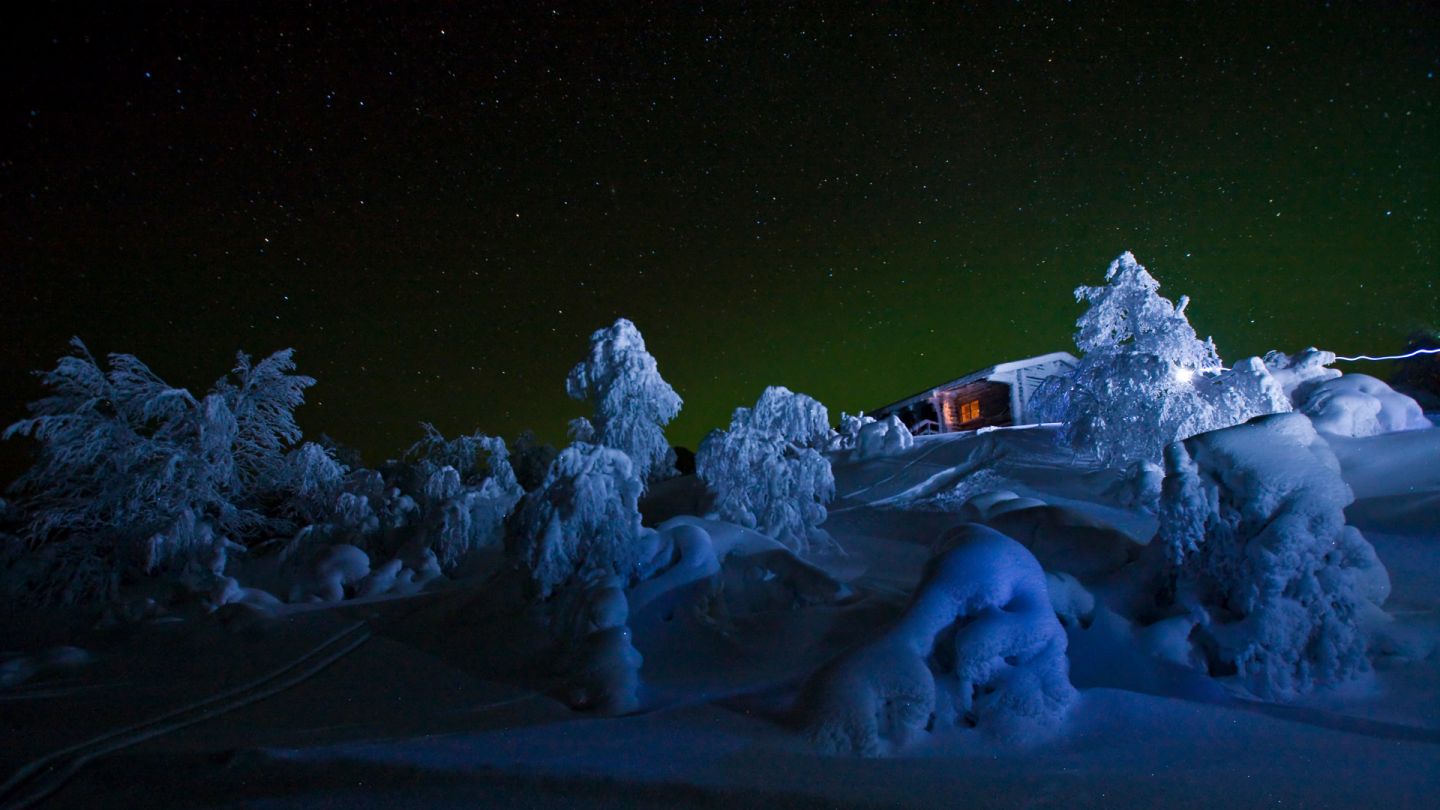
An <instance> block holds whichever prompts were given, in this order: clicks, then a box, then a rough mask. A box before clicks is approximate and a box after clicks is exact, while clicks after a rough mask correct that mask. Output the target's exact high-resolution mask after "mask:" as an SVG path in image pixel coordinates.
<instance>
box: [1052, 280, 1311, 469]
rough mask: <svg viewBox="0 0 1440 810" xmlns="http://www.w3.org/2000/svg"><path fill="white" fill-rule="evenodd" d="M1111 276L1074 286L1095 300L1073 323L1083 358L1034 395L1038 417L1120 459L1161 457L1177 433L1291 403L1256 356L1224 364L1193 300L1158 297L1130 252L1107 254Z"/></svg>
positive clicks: (1076, 442) (1079, 443)
mask: <svg viewBox="0 0 1440 810" xmlns="http://www.w3.org/2000/svg"><path fill="white" fill-rule="evenodd" d="M1105 279H1106V281H1107V282H1108V283H1107V284H1106V285H1105V286H1101V287H1080V288H1078V289H1076V290H1075V298H1076V300H1077V301H1087V302H1089V304H1090V308H1089V309H1088V310H1087V311H1086V313H1085V314H1084V315H1082V316H1081V317H1080V319H1079V320H1078V321H1077V322H1076V326H1077V327H1078V331H1077V332H1076V334H1075V345H1076V346H1077V347H1079V349H1080V350H1081V352H1083V356H1082V357H1081V359H1080V362H1079V363H1078V364H1077V365H1076V367H1075V370H1074V371H1073V372H1072V373H1071V374H1070V375H1068V376H1057V377H1052V378H1050V379H1048V380H1046V381H1045V383H1043V384H1042V385H1041V386H1040V387H1039V388H1038V389H1037V390H1036V392H1035V394H1034V396H1033V398H1032V400H1031V401H1032V406H1033V407H1034V408H1035V410H1036V411H1037V413H1038V415H1039V416H1040V418H1041V420H1042V421H1057V422H1061V423H1063V425H1064V426H1063V428H1062V429H1061V432H1060V437H1061V439H1062V441H1064V442H1066V443H1067V444H1069V445H1070V446H1071V447H1074V448H1075V449H1077V450H1082V451H1089V452H1093V453H1095V454H1096V455H1097V456H1099V457H1100V458H1101V459H1102V460H1104V461H1106V462H1108V463H1111V464H1115V465H1124V464H1127V463H1130V462H1134V461H1151V462H1158V461H1159V460H1160V457H1161V453H1162V451H1163V449H1164V447H1165V446H1166V445H1167V444H1169V443H1170V442H1172V441H1175V440H1176V439H1183V438H1186V437H1188V436H1193V435H1195V434H1197V433H1201V432H1204V431H1207V430H1216V429H1219V428H1222V427H1228V426H1230V425H1234V424H1238V423H1240V422H1243V421H1245V420H1246V419H1249V418H1250V417H1252V416H1256V415H1258V414H1264V413H1275V412H1277V411H1287V410H1290V404H1289V399H1288V398H1287V397H1286V396H1285V394H1284V391H1283V390H1282V389H1281V386H1280V385H1279V384H1278V383H1277V382H1276V381H1275V380H1274V379H1272V378H1271V377H1270V375H1269V372H1268V370H1267V369H1266V367H1265V364H1264V363H1262V362H1260V361H1259V360H1258V359H1254V358H1251V359H1249V360H1246V361H1244V362H1242V363H1237V364H1236V366H1235V368H1234V369H1225V368H1223V367H1222V365H1221V361H1220V357H1219V354H1218V353H1217V352H1216V349H1215V344H1214V342H1213V341H1211V340H1209V339H1207V340H1204V341H1201V340H1200V339H1199V338H1198V337H1196V335H1195V330H1194V328H1193V327H1191V326H1190V322H1189V320H1188V319H1186V317H1185V308H1186V307H1187V306H1188V304H1189V299H1188V298H1186V297H1181V299H1180V303H1179V305H1178V306H1177V305H1174V304H1172V303H1171V302H1170V301H1169V300H1168V299H1166V298H1164V297H1162V296H1161V295H1160V294H1159V287H1160V285H1159V282H1157V281H1156V280H1155V279H1154V277H1153V276H1151V275H1150V274H1149V272H1147V271H1146V270H1145V268H1144V267H1143V266H1141V265H1140V263H1139V262H1137V261H1136V260H1135V257H1134V256H1133V255H1131V254H1130V253H1128V252H1126V253H1123V254H1121V255H1120V256H1119V258H1117V259H1115V261H1113V262H1111V263H1110V267H1109V269H1108V270H1107V271H1106V273H1105Z"/></svg>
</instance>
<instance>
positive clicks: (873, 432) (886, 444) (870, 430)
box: [855, 414, 915, 461]
mask: <svg viewBox="0 0 1440 810" xmlns="http://www.w3.org/2000/svg"><path fill="white" fill-rule="evenodd" d="M914 446H915V437H914V436H912V435H911V434H910V428H908V427H905V423H904V422H901V421H900V417H898V416H895V415H894V414H891V415H890V416H889V417H888V418H886V419H883V420H881V421H878V422H873V421H872V422H870V423H868V424H866V425H864V426H862V427H861V428H860V430H859V433H858V434H857V435H856V438H855V460H856V461H859V460H862V459H867V458H880V457H883V456H894V455H899V454H900V453H903V452H905V451H906V450H909V449H910V448H911V447H914Z"/></svg>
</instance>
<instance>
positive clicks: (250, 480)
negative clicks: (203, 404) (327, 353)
mask: <svg viewBox="0 0 1440 810" xmlns="http://www.w3.org/2000/svg"><path fill="white" fill-rule="evenodd" d="M294 356H295V350H294V349H281V350H280V351H278V352H275V353H274V354H272V355H270V356H269V357H267V358H265V359H264V360H261V361H260V362H259V363H255V364H252V363H251V362H250V355H248V354H246V353H245V352H236V354H235V368H233V369H231V372H230V373H231V375H233V376H234V379H233V380H232V379H230V377H222V378H220V379H219V380H217V381H216V382H215V385H214V387H213V388H212V391H213V392H214V393H215V394H217V395H219V396H220V397H221V398H222V399H224V400H225V405H226V407H227V408H228V409H229V411H230V413H232V414H234V418H235V441H234V448H233V452H234V464H235V475H236V477H237V478H238V479H239V482H240V486H241V487H242V488H244V489H246V490H250V489H254V488H260V487H264V486H265V485H266V482H267V481H269V480H271V479H273V478H275V477H276V476H278V475H279V474H280V471H281V468H282V467H283V466H284V465H285V448H286V447H288V446H290V445H292V444H294V443H295V442H298V441H300V436H301V432H300V426H299V425H298V424H296V423H295V409H296V408H297V407H299V406H300V405H302V404H304V402H305V389H306V388H309V387H310V386H312V385H314V384H315V380H314V378H312V377H306V376H303V375H299V374H291V373H290V372H292V371H294V370H295V359H294Z"/></svg>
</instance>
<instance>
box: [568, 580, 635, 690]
mask: <svg viewBox="0 0 1440 810" xmlns="http://www.w3.org/2000/svg"><path fill="white" fill-rule="evenodd" d="M561 615H562V616H563V619H562V623H563V627H564V630H563V633H564V643H565V647H564V649H565V667H564V669H565V677H566V683H565V687H564V696H565V702H566V703H568V704H569V705H570V707H571V708H573V709H589V710H593V711H597V712H600V713H602V714H623V713H625V712H630V711H634V710H635V709H636V708H638V707H639V705H640V697H639V691H640V667H641V665H642V664H644V662H645V659H644V658H643V657H642V656H641V655H640V653H639V652H638V651H636V649H635V647H634V646H633V645H632V644H631V643H630V628H629V627H627V626H626V622H628V621H629V618H630V605H629V602H628V601H627V600H626V598H625V582H624V580H622V579H621V578H620V577H618V576H616V575H614V574H612V573H608V572H605V571H601V570H598V569H592V570H591V571H589V572H588V573H587V575H586V579H585V581H584V582H583V583H582V585H581V587H577V588H571V589H569V590H567V591H566V592H565V594H564V596H563V597H562V604H561Z"/></svg>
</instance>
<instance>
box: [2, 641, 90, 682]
mask: <svg viewBox="0 0 1440 810" xmlns="http://www.w3.org/2000/svg"><path fill="white" fill-rule="evenodd" d="M94 660H95V657H94V656H93V655H91V654H90V653H89V652H88V651H87V650H83V649H81V648H79V647H71V646H62V647H51V648H50V649H48V650H45V651H44V652H39V653H34V654H32V655H17V656H14V657H12V658H8V659H6V660H4V661H0V689H9V688H11V687H15V686H19V685H20V684H22V683H25V682H26V681H30V680H33V679H36V678H48V677H51V676H53V675H58V674H62V673H67V672H70V671H73V670H76V669H79V668H81V667H83V666H85V665H87V664H89V663H91V662H93V661H94Z"/></svg>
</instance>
